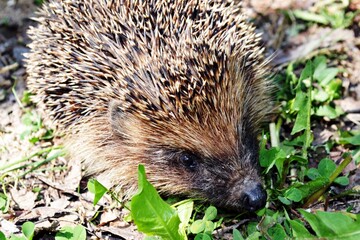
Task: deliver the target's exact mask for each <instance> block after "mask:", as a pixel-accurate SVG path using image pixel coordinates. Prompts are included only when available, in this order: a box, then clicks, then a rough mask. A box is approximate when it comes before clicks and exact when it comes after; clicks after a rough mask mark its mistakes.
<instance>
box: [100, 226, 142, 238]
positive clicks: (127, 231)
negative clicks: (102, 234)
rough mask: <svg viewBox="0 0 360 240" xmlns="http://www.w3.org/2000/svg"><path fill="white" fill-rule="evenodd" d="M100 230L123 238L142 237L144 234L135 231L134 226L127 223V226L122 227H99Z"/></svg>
mask: <svg viewBox="0 0 360 240" xmlns="http://www.w3.org/2000/svg"><path fill="white" fill-rule="evenodd" d="M99 229H100V230H101V231H106V232H109V233H111V234H114V235H116V236H119V237H122V238H124V239H129V240H130V239H134V240H137V239H139V240H140V239H144V237H145V236H144V235H143V234H141V233H139V232H137V231H136V228H135V227H134V226H133V225H129V226H127V227H124V228H119V227H100V228H99Z"/></svg>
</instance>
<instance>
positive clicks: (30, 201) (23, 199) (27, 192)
mask: <svg viewBox="0 0 360 240" xmlns="http://www.w3.org/2000/svg"><path fill="white" fill-rule="evenodd" d="M10 194H11V197H12V199H13V200H14V202H15V203H16V204H17V205H18V206H19V208H20V209H23V210H31V209H33V208H34V206H35V200H36V197H37V195H38V194H37V193H34V192H33V191H31V189H25V188H22V189H20V190H17V189H16V188H12V189H10Z"/></svg>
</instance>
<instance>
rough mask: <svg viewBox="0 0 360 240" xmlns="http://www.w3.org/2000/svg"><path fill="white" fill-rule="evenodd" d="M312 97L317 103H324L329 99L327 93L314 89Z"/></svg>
mask: <svg viewBox="0 0 360 240" xmlns="http://www.w3.org/2000/svg"><path fill="white" fill-rule="evenodd" d="M312 96H313V98H314V100H315V101H318V102H325V101H326V100H328V99H329V97H330V95H329V93H327V92H326V91H324V90H323V89H314V92H313V94H312Z"/></svg>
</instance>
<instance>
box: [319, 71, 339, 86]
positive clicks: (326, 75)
mask: <svg viewBox="0 0 360 240" xmlns="http://www.w3.org/2000/svg"><path fill="white" fill-rule="evenodd" d="M338 72H339V69H337V68H326V69H324V70H322V71H321V72H320V73H319V74H318V75H316V74H315V73H314V78H315V79H316V80H318V81H319V83H320V85H321V86H323V87H325V86H327V85H328V84H329V82H330V81H331V80H333V79H334V78H335V77H336V75H337V74H338Z"/></svg>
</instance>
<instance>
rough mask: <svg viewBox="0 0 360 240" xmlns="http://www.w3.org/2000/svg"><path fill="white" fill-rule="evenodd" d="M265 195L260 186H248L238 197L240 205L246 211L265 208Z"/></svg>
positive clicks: (257, 184)
mask: <svg viewBox="0 0 360 240" xmlns="http://www.w3.org/2000/svg"><path fill="white" fill-rule="evenodd" d="M266 198H267V194H266V191H265V190H264V188H263V187H262V186H261V184H259V183H256V184H253V183H252V184H249V186H247V187H246V188H245V190H244V192H243V194H242V195H241V197H240V202H241V205H242V206H243V207H244V209H246V210H248V211H256V210H258V209H260V208H263V207H265V204H266Z"/></svg>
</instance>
